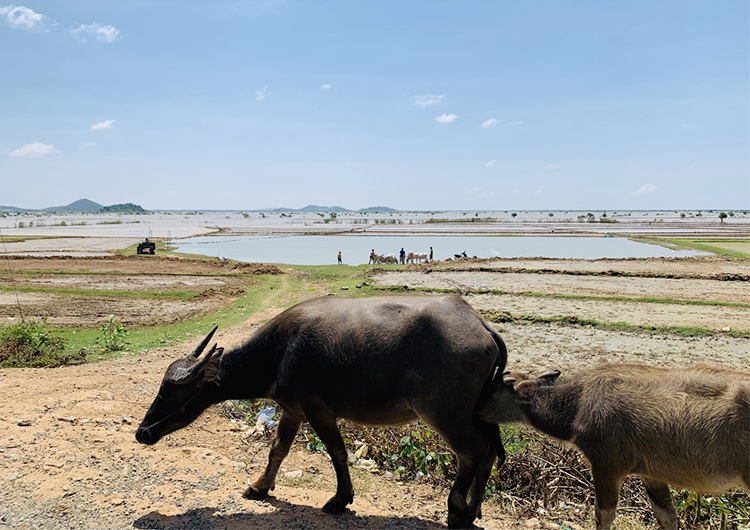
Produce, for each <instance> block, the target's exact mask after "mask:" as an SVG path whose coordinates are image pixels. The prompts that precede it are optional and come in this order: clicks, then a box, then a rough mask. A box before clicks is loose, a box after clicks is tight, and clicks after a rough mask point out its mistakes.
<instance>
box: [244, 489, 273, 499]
mask: <svg viewBox="0 0 750 530" xmlns="http://www.w3.org/2000/svg"><path fill="white" fill-rule="evenodd" d="M242 496H243V497H245V498H246V499H250V500H253V501H255V500H258V499H265V498H266V497H268V488H264V489H260V490H257V489H255V488H254V487H253V486H248V487H247V488H246V489H245V491H243V492H242Z"/></svg>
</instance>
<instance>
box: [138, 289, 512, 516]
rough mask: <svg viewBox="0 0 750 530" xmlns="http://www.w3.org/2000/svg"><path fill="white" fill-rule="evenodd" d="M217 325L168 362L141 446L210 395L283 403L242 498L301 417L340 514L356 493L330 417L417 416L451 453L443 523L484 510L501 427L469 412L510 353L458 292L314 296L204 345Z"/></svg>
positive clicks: (398, 419)
mask: <svg viewBox="0 0 750 530" xmlns="http://www.w3.org/2000/svg"><path fill="white" fill-rule="evenodd" d="M215 330H216V329H215V328H214V331H215ZM214 331H212V332H211V333H209V335H208V336H207V337H206V338H205V339H204V340H203V341H202V342H201V344H200V345H199V346H198V347H197V348H196V349H195V350H194V351H193V352H192V353H190V354H189V355H188V356H187V357H185V358H183V359H179V360H177V361H175V362H173V363H172V364H171V366H170V367H169V368H168V369H167V372H166V374H165V376H164V379H163V381H162V383H161V388H160V389H159V393H158V395H157V397H156V399H155V400H154V402H153V404H152V405H151V408H150V409H149V410H148V412H147V413H146V416H145V418H144V419H143V422H142V423H141V425H140V427H139V428H138V431H137V433H136V439H137V440H138V441H139V442H141V443H144V444H153V443H156V442H157V441H158V440H159V439H160V438H161V437H162V436H164V435H165V434H168V433H170V432H173V431H175V430H177V429H179V428H181V427H184V426H186V425H188V424H189V423H190V422H192V421H193V420H194V419H196V418H197V417H198V416H199V415H200V414H201V412H203V411H204V410H205V409H206V408H207V407H208V406H209V405H211V404H213V403H218V402H220V401H223V400H226V399H255V398H269V399H273V400H274V401H276V402H277V403H278V404H279V405H280V407H281V409H282V413H281V419H280V421H279V426H278V430H277V431H276V434H275V438H274V440H273V443H272V446H271V452H270V455H269V457H268V465H267V467H266V469H265V471H264V472H263V473H262V474H261V475H260V477H259V478H258V479H257V480H255V482H253V483H252V485H251V486H249V487H248V488H247V490H246V491H245V493H244V495H245V497H248V498H260V497H263V496H265V495H267V493H268V491H269V489H273V487H274V482H275V479H276V473H277V472H278V469H279V466H280V465H281V462H282V460H283V459H284V457H285V456H286V455H287V453H288V452H289V448H290V447H291V445H292V442H293V440H294V437H295V435H296V433H297V430H298V429H299V427H300V424H301V423H302V422H303V421H305V420H306V421H308V422H309V423H310V425H311V426H312V428H313V429H315V431H316V433H317V434H318V436H319V437H320V439H321V441H322V442H323V443H324V444H325V446H326V448H327V449H328V453H329V455H330V456H331V460H332V461H333V466H334V468H335V470H336V477H337V479H338V487H337V489H336V494H335V495H334V496H333V497H332V498H331V499H330V500H329V501H328V502H327V503H326V504H325V506H324V507H323V510H325V511H326V512H328V513H332V514H337V513H341V512H342V511H344V510H345V509H346V506H347V505H348V504H350V503H351V502H352V501H353V497H354V490H353V488H352V483H351V479H350V477H349V469H348V465H347V454H346V448H345V446H344V442H343V440H342V438H341V434H340V432H339V429H338V426H337V423H336V419H337V418H345V419H348V420H353V421H356V422H360V423H364V424H370V425H398V424H403V423H406V422H409V421H412V420H415V419H417V418H420V419H422V420H424V421H425V422H426V423H428V424H429V425H431V426H432V427H433V428H434V429H435V430H436V431H437V432H438V433H440V435H441V436H442V437H443V438H444V439H445V440H446V442H447V443H448V444H449V445H450V447H451V448H452V449H453V451H454V452H455V453H456V456H457V460H458V472H457V476H456V480H455V482H454V484H453V487H452V488H451V491H450V494H449V497H448V526H449V527H451V528H466V527H468V526H469V525H471V523H472V521H473V520H474V519H475V518H477V517H481V511H480V509H481V502H482V496H483V494H484V488H485V484H486V482H487V479H488V477H489V474H490V471H491V468H492V464H493V462H494V460H495V457H496V456H499V457H500V460H501V462H502V461H503V460H504V458H505V453H504V451H503V448H502V444H501V442H500V436H499V434H498V429H497V426H496V425H494V424H492V423H489V422H482V421H481V420H477V419H476V418H474V415H473V409H474V406H475V404H476V402H477V398H478V397H479V395H480V393H481V392H482V390H483V389H485V391H486V388H488V387H489V384H490V382H491V380H492V377H493V374H494V373H495V372H496V370H498V369H499V370H502V369H503V368H504V367H505V363H506V355H507V354H506V349H505V344H504V343H503V340H502V339H501V338H500V336H499V335H498V334H497V333H496V332H495V331H494V330H493V329H492V328H491V327H490V326H489V325H488V324H487V323H486V322H485V321H484V320H482V319H481V318H480V317H479V315H477V313H476V312H475V311H474V310H473V309H472V308H471V306H469V304H468V303H466V302H465V301H464V300H463V299H462V298H461V297H460V296H457V295H448V296H384V297H377V298H365V299H344V298H336V297H332V296H329V297H324V298H316V299H313V300H308V301H306V302H302V303H300V304H297V305H295V306H293V307H291V308H289V309H287V310H286V311H284V312H282V313H281V314H279V315H278V316H276V317H275V318H274V319H272V320H271V321H269V322H268V323H266V324H265V325H263V326H262V327H261V328H260V329H259V330H258V332H257V333H256V334H255V335H253V336H252V337H251V338H250V339H249V340H247V341H246V342H245V343H244V344H242V345H241V346H239V347H236V348H233V349H231V350H228V351H226V352H224V350H223V349H222V348H218V347H217V346H216V345H214V346H213V347H212V348H209V349H207V350H206V346H207V345H208V343H209V342H210V340H211V337H212V335H213V333H214ZM204 350H206V351H205V353H203V352H204Z"/></svg>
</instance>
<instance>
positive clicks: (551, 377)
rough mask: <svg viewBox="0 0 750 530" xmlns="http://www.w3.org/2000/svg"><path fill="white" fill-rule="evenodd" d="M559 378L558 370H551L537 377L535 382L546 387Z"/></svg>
mask: <svg viewBox="0 0 750 530" xmlns="http://www.w3.org/2000/svg"><path fill="white" fill-rule="evenodd" d="M558 377H560V370H551V371H549V372H546V373H544V374H542V375H540V376H539V377H537V378H536V380H537V381H538V382H539V384H540V385H542V386H547V385H551V384H553V383H554V382H555V381H556V380H557V378H558Z"/></svg>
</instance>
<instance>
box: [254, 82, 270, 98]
mask: <svg viewBox="0 0 750 530" xmlns="http://www.w3.org/2000/svg"><path fill="white" fill-rule="evenodd" d="M267 88H268V84H266V86H264V87H263V88H262V89H261V88H259V89H258V90H256V91H255V101H263V100H264V99H266V89H267Z"/></svg>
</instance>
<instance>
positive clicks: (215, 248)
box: [174, 235, 701, 265]
mask: <svg viewBox="0 0 750 530" xmlns="http://www.w3.org/2000/svg"><path fill="white" fill-rule="evenodd" d="M174 243H175V244H176V245H177V251H178V252H184V253H187V254H204V255H207V256H217V257H222V258H229V259H236V260H239V261H245V262H261V263H287V264H296V265H328V264H334V263H336V255H337V254H338V252H339V251H341V255H342V261H343V262H344V263H345V264H347V265H359V264H361V263H367V260H368V258H369V256H370V251H371V250H372V249H374V250H375V252H377V253H379V254H395V255H396V256H398V253H399V251H400V250H401V248H403V249H404V250H405V252H407V253H408V252H424V253H427V254H429V252H430V247H432V248H433V252H434V258H435V259H438V260H442V259H446V258H453V257H454V255H455V254H460V253H462V252H464V251H465V252H466V254H468V255H469V256H476V257H479V258H488V257H493V256H494V257H503V258H514V257H546V258H582V259H597V258H652V257H689V256H699V255H701V253H700V252H695V251H691V250H671V249H668V248H664V247H661V246H658V245H649V244H646V243H637V242H635V241H630V240H629V239H625V238H620V237H544V236H414V235H398V236H358V235H349V236H342V235H337V236H279V237H263V236H236V237H231V236H229V237H222V236H207V237H199V238H193V239H189V240H186V241H184V242H181V241H175V242H174Z"/></svg>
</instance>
